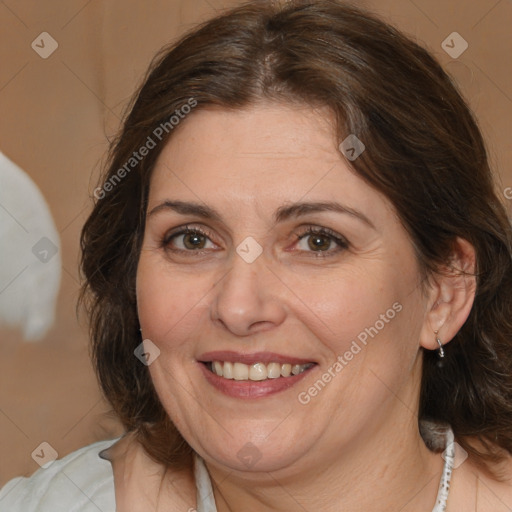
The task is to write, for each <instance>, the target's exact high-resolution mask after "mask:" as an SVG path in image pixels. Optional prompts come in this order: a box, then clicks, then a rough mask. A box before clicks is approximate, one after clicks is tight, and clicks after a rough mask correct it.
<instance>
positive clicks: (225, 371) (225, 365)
mask: <svg viewBox="0 0 512 512" xmlns="http://www.w3.org/2000/svg"><path fill="white" fill-rule="evenodd" d="M311 366H313V363H307V364H294V365H291V364H289V363H285V364H281V363H269V364H264V363H255V364H252V365H247V364H243V363H231V362H229V361H226V362H222V361H213V362H212V363H211V365H210V369H211V370H212V372H213V373H215V374H216V375H218V376H219V377H224V378H225V379H235V380H254V381H258V380H266V379H277V378H279V377H290V375H299V373H302V372H304V371H305V370H307V369H308V368H310V367H311Z"/></svg>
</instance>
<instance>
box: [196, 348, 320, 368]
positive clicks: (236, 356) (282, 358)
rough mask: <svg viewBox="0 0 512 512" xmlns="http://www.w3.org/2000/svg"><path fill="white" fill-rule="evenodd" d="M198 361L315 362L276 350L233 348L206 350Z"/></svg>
mask: <svg viewBox="0 0 512 512" xmlns="http://www.w3.org/2000/svg"><path fill="white" fill-rule="evenodd" d="M198 361H201V362H203V363H208V362H211V361H223V362H224V361H228V362H231V363H243V364H247V365H251V364H255V363H263V364H269V363H281V364H286V363H290V364H308V363H314V361H312V360H311V359H303V358H300V357H294V356H286V355H283V354H276V353H275V352H253V353H252V354H247V353H241V352H234V351H232V350H215V351H213V352H205V353H204V354H202V355H201V356H199V357H198Z"/></svg>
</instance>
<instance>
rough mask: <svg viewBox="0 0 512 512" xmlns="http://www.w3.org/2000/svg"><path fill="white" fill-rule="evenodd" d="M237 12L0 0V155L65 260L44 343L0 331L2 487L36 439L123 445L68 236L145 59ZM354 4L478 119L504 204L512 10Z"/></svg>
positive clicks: (164, 4)
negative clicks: (31, 193)
mask: <svg viewBox="0 0 512 512" xmlns="http://www.w3.org/2000/svg"><path fill="white" fill-rule="evenodd" d="M237 3H240V2H237V1H228V0H225V1H222V0H165V1H164V0H150V1H148V2H136V1H133V0H110V1H108V2H107V1H106V0H72V1H69V0H68V1H64V0H45V1H44V2H37V1H35V0H32V1H23V0H3V1H0V38H1V42H0V62H1V65H0V151H2V152H4V153H5V154H6V155H7V156H8V157H9V158H10V159H11V160H13V161H14V162H15V163H17V164H18V165H19V166H21V167H22V168H23V169H24V170H25V171H26V172H27V173H28V174H29V175H30V176H31V177H32V179H33V180H34V181H35V182H36V183H37V185H38V186H39V188H40V189H41V191H42V192H43V194H44V195H45V197H46V199H47V201H48V203H49V205H50V208H51V210H52V213H53V215H54V218H55V221H56V224H57V228H58V230H59V232H60V236H61V243H62V258H63V277H62V283H61V289H60V294H59V299H58V311H57V319H56V322H55V324H54V326H53V328H52V329H51V330H50V332H49V333H48V334H47V336H46V337H45V338H44V339H43V340H42V341H41V342H39V343H27V342H23V341H22V338H21V335H20V333H19V332H17V331H15V330H7V329H2V328H0V346H1V347H2V357H1V358H0V434H1V435H0V486H1V485H2V484H3V483H5V482H6V481H7V480H8V479H10V478H11V477H13V476H15V475H21V474H24V475H29V474H31V473H32V472H33V471H35V470H36V469H37V468H38V466H37V464H36V463H35V462H34V461H33V460H32V458H31V453H32V451H33V450H34V449H35V448H36V447H37V446H38V445H39V444H40V443H41V442H43V441H46V442H48V443H50V444H51V445H52V446H53V447H54V448H55V449H56V450H57V452H58V454H59V457H62V456H64V455H66V454H67V453H69V452H71V451H73V450H75V449H77V448H79V447H81V446H84V445H85V444H89V443H91V442H94V441H97V440H100V439H107V438H112V437H114V436H117V435H119V434H120V433H121V429H120V427H119V425H118V424H117V422H116V420H115V419H114V418H113V417H111V416H109V415H108V410H109V408H108V406H107V404H106V403H105V402H104V401H103V400H102V398H101V395H100V393H99V390H98V386H97V384H96V381H95V377H94V374H93V371H92V369H91V365H90V362H89V357H88V347H87V326H86V323H85V319H84V318H83V316H82V318H81V319H80V320H78V319H77V316H76V314H75V305H76V299H77V296H78V286H79V282H78V258H79V253H78V248H79V233H80V229H81V226H82V224H83V222H84V220H85V218H86V216H87V213H88V212H89V210H90V208H91V204H92V203H91V200H90V196H91V194H92V191H93V189H94V187H95V185H96V179H97V176H98V172H99V168H100V164H101V158H102V156H103V155H104V153H105V150H106V148H107V146H106V140H107V136H110V135H112V134H113V133H114V132H115V130H116V129H117V127H118V126H119V119H120V117H121V114H122V111H123V107H124V106H125V104H126V102H127V100H128V99H129V97H130V95H131V94H132V92H133V91H134V90H135V88H136V86H137V85H138V84H139V83H140V80H141V78H142V76H143V74H144V72H145V70H146V68H147V65H148V64H149V62H150V59H151V57H152V56H153V55H154V53H155V52H156V51H157V50H158V49H159V48H160V47H161V46H163V45H164V44H166V43H168V42H170V41H172V40H174V39H175V38H176V37H177V36H179V35H180V34H182V33H183V32H184V31H186V30H188V29H189V28H191V27H192V26H193V25H194V24H195V23H197V22H199V21H202V20H204V19H206V18H207V17H209V16H211V15H212V14H213V13H215V12H217V11H220V10H222V9H223V8H226V7H228V6H230V5H234V4H237ZM358 3H359V4H360V5H363V6H366V7H369V8H370V9H372V10H374V11H376V12H378V13H380V14H381V15H382V16H383V17H384V18H386V19H387V20H389V21H391V22H392V23H394V24H395V25H397V26H398V27H400V28H402V29H403V30H405V31H406V32H407V33H409V34H410V35H412V36H413V37H415V38H417V39H418V40H419V41H420V42H422V43H423V44H424V45H426V46H427V47H428V48H429V49H430V50H431V51H432V52H433V53H434V54H435V55H436V56H437V57H438V58H439V59H440V61H441V62H442V63H443V64H444V65H445V66H446V69H447V70H448V71H449V72H450V73H452V74H453V75H454V76H455V77H456V78H457V80H459V82H460V84H461V87H462V89H463V92H464V94H465V95H466V96H467V98H468V99H469V101H470V103H471V105H472V107H473V109H474V110H475V112H476V114H477V117H478V118H479V120H480V124H481V127H482V130H483V132H484V136H485V137H486V140H487V142H488V146H489V149H490V153H491V158H492V161H493V163H494V167H495V169H496V173H497V179H498V180H499V182H498V185H497V186H498V189H499V190H500V194H501V196H502V197H503V201H504V202H506V201H507V200H506V199H505V197H504V194H503V191H504V190H505V188H506V187H510V186H512V168H511V165H510V162H511V157H512V141H511V137H510V132H511V130H510V126H511V123H510V120H511V119H512V100H511V98H512V80H511V78H512V75H511V69H510V62H511V53H512V52H511V51H512V32H511V31H510V26H512V2H511V1H510V0H472V1H471V2H468V1H467V0H367V1H361V2H358ZM454 31H455V32H458V33H459V34H460V35H461V36H462V37H463V38H464V39H465V40H466V41H467V42H468V44H469V47H468V49H467V50H466V51H465V52H464V53H463V54H462V55H461V56H460V57H458V58H457V59H452V58H451V57H450V56H449V55H448V54H447V53H446V52H445V51H444V50H443V49H442V47H441V43H442V42H443V41H444V40H445V39H446V38H447V36H448V35H449V34H451V33H452V32H454ZM42 32H48V33H49V34H50V35H51V36H52V37H53V38H54V39H55V40H56V41H57V42H58V45H59V46H58V49H57V50H56V51H55V52H54V53H53V54H52V55H51V56H50V57H49V58H47V59H42V58H41V57H40V56H39V55H38V54H37V53H36V52H35V51H34V50H33V49H32V48H31V43H32V41H33V40H34V39H36V37H37V36H39V34H41V33H42ZM0 186H1V183H0ZM508 203H511V201H510V200H509V201H508ZM508 203H507V208H508V210H509V211H511V210H510V208H511V206H512V205H509V204H508ZM1 243H5V241H4V240H2V242H1ZM1 264H2V262H0V265H1ZM4 285H5V283H0V290H1V289H2V288H3V286H4Z"/></svg>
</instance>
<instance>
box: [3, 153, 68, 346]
mask: <svg viewBox="0 0 512 512" xmlns="http://www.w3.org/2000/svg"><path fill="white" fill-rule="evenodd" d="M60 279H61V257H60V239H59V234H58V232H57V229H56V227H55V223H54V221H53V218H52V215H51V213H50V209H49V208H48V204H47V203H46V201H45V199H44V197H43V195H42V194H41V192H40V190H39V189H38V188H37V185H36V184H35V183H34V182H33V181H32V179H31V178H30V177H29V176H28V174H26V173H25V172H24V171H23V170H22V169H20V168H19V167H18V166H17V165H16V164H15V163H13V162H11V160H9V159H8V158H7V157H6V156H5V155H4V154H3V153H1V152H0V325H2V324H4V325H8V326H10V327H21V329H22V330H23V335H24V337H25V339H27V340H37V339H40V338H42V337H43V336H44V335H45V334H46V332H47V331H48V329H49V328H50V327H51V325H52V324H53V322H54V319H55V306H56V300H57V295H58V292H59V287H60Z"/></svg>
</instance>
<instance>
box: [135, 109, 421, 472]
mask: <svg viewBox="0 0 512 512" xmlns="http://www.w3.org/2000/svg"><path fill="white" fill-rule="evenodd" d="M182 123H183V124H182V125H181V126H179V129H177V131H176V133H175V134H174V136H173V137H172V139H171V140H170V141H169V143H168V144H167V145H166V147H165V149H164V150H163V152H162V153H161V155H160V156H159V159H158V161H157V164H156V167H155V169H154V174H153V176H152V181H151V186H150V193H149V203H148V212H147V223H146V228H145V235H144V242H143V248H142V252H141V255H140V261H139V266H138V272H137V301H138V312H139V319H140V323H141V326H142V332H143V337H144V338H145V339H146V340H151V343H148V342H146V350H147V351H149V352H150V353H152V351H155V347H154V346H156V347H158V349H159V351H160V353H159V355H158V357H156V359H155V360H154V361H153V362H152V363H151V364H150V365H149V370H150V373H151V378H152V380H153V382H154V385H155V388H156V391H157V393H158V395H159V397H160V400H161V402H162V404H163V406H164V407H165V409H166V410H167V412H168V414H169V416H170V418H171V419H172V420H173V422H174V423H175V424H176V426H177V427H178V429H179V430H180V431H181V433H182V435H183V436H184V438H185V439H186V440H187V441H188V442H189V444H190V445H191V446H192V447H193V448H194V449H195V450H196V451H197V452H198V453H199V454H200V455H202V456H203V457H204V458H205V459H206V460H207V462H210V463H211V464H215V465H217V466H220V467H227V468H231V469H238V470H247V469H249V470H253V471H260V470H261V471H274V470H278V469H284V468H290V467H291V468H295V469H297V468H300V467H302V468H308V469H311V468H312V467H313V466H314V464H316V463H317V462H316V461H319V460H320V461H322V463H329V462H330V461H331V462H334V461H335V460H336V459H337V458H339V456H340V453H343V452H346V453H350V451H351V450H352V449H355V448H358V449H361V447H363V446H365V445H368V440H370V439H372V438H375V437H376V436H377V437H378V436H379V435H386V433H389V432H390V431H393V432H396V431H397V425H402V426H403V425H409V426H411V425H413V426H414V427H411V428H417V427H416V426H415V425H416V422H417V414H416V412H417V396H418V393H419V391H418V390H419V380H420V366H421V361H420V357H419V338H420V331H421V330H422V329H424V328H425V327H424V325H425V323H426V309H427V308H426V300H427V299H426V298H425V296H424V294H423V293H422V291H421V288H420V277H419V269H418V265H417V261H416V259H415V256H414V251H413V247H412V245H411V242H410V240H409V239H408V237H407V234H406V232H405V230H404V228H403V227H402V225H401V224H400V222H399V219H398V218H397V216H396V214H395V212H394V210H393V208H392V207H391V206H390V203H389V202H388V201H387V200H386V199H385V197H384V196H382V195H381V194H380V193H378V192H376V191H375V190H374V189H372V188H371V187H370V186H369V185H367V184H366V183H365V182H364V181H363V180H362V179H361V178H359V177H358V176H357V175H356V174H355V173H354V172H353V171H351V170H350V167H349V162H348V161H347V160H345V158H344V157H343V155H342V153H341V152H340V151H339V149H338V147H337V145H336V141H335V137H334V134H333V129H332V119H331V118H330V116H329V114H328V112H327V111H322V110H314V109H312V108H310V107H307V106H303V107H299V106H287V105H282V104H275V103H274V104H271V103H265V104H259V105H257V106H253V107H251V108H247V109H244V110H238V111H227V110H220V109H209V110H197V111H195V112H194V113H192V114H190V115H189V117H188V118H187V119H185V120H184V121H182ZM362 142H363V143H364V141H362ZM347 149H349V152H348V154H349V155H350V156H352V152H351V151H350V148H347ZM185 229H188V230H189V233H188V234H187V233H185V234H184V233H183V230H185ZM152 344H154V345H152ZM157 353H158V352H157V351H155V352H154V354H157ZM311 363H312V364H311ZM212 365H213V366H214V368H213V371H212ZM295 365H298V366H295ZM304 365H305V366H304ZM294 366H295V368H294ZM291 370H293V371H294V373H296V372H300V373H298V374H297V375H294V374H293V373H292V374H291V376H287V375H289V374H290V371H291ZM214 372H217V373H220V372H222V373H223V376H220V375H217V374H216V373H214ZM373 456H375V454H372V457H373Z"/></svg>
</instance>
